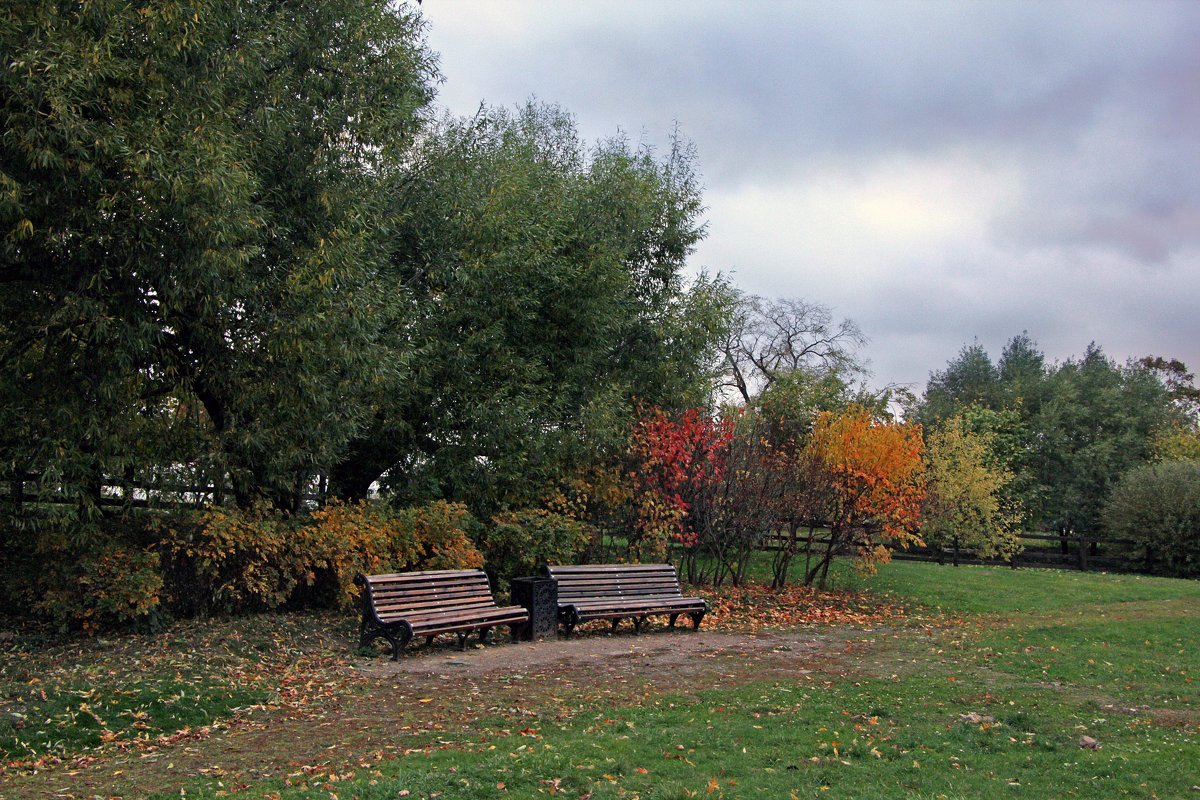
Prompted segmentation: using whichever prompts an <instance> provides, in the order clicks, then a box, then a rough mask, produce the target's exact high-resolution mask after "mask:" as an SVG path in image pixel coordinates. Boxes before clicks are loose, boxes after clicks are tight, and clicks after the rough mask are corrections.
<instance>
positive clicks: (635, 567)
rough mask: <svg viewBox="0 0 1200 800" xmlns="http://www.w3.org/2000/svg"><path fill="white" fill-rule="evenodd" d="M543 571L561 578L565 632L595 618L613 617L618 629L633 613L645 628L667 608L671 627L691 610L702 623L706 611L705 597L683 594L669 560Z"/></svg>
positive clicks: (560, 609)
mask: <svg viewBox="0 0 1200 800" xmlns="http://www.w3.org/2000/svg"><path fill="white" fill-rule="evenodd" d="M542 571H543V572H544V573H545V574H546V576H547V577H550V578H554V579H555V580H557V581H558V616H559V622H560V623H562V625H563V627H564V630H565V632H566V634H567V636H570V635H571V633H572V632H573V631H574V629H575V626H577V625H578V624H579V623H581V622H587V621H589V620H594V619H608V620H612V627H613V629H614V630H615V629H616V627H617V625H619V624H620V622H621V620H622V619H631V620H633V625H634V630H635V631H636V632H641V629H642V623H643V622H645V621H646V618H647V617H648V616H650V615H651V614H667V615H668V616H669V619H670V622H669V624H670V626H671V627H675V621H676V619H678V618H679V616H680V615H682V614H687V615H688V616H689V617H691V618H692V622H693V623H694V625H695V627H696V628H697V629H698V628H699V627H700V621H701V620H702V619H703V618H704V615H705V614H706V613H707V612H708V603H707V601H705V600H704V598H702V597H684V596H683V594H682V593H681V592H680V589H679V577H678V575H677V574H676V572H675V567H673V566H671V565H670V564H594V565H587V566H547V567H544V568H543V570H542Z"/></svg>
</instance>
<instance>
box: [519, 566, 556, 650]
mask: <svg viewBox="0 0 1200 800" xmlns="http://www.w3.org/2000/svg"><path fill="white" fill-rule="evenodd" d="M512 604H513V605H514V606H524V608H525V609H526V610H527V611H528V612H529V624H528V625H527V626H526V627H525V630H524V632H523V635H522V636H521V638H522V639H524V640H525V641H527V642H530V641H533V640H535V639H553V638H554V637H555V636H556V635H557V633H558V581H556V580H555V579H554V578H546V577H541V576H529V577H524V578H513V579H512Z"/></svg>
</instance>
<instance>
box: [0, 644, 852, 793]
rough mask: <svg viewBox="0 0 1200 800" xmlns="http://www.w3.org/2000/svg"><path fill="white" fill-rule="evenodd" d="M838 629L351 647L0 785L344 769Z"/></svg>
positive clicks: (66, 788) (749, 675)
mask: <svg viewBox="0 0 1200 800" xmlns="http://www.w3.org/2000/svg"><path fill="white" fill-rule="evenodd" d="M848 634H849V635H858V636H861V631H857V632H849V631H847V630H838V629H834V630H831V629H828V628H823V629H820V630H819V631H818V630H816V629H809V630H797V631H781V632H760V633H755V634H739V633H731V632H725V631H707V630H703V629H701V630H700V631H698V632H693V631H691V630H687V629H676V630H668V629H665V628H656V629H652V630H649V631H645V632H643V633H642V634H641V635H634V634H633V633H631V632H628V631H625V630H622V631H619V632H617V633H616V634H612V635H610V634H609V633H608V632H607V628H604V629H593V630H587V629H585V630H584V631H582V633H581V634H580V635H577V636H575V637H573V638H571V639H562V638H559V639H556V640H548V641H542V642H533V643H526V642H518V643H509V642H507V641H502V642H501V643H496V644H489V645H487V646H471V647H468V649H467V650H466V651H464V652H460V651H458V650H457V649H456V648H454V647H453V646H452V645H450V644H449V643H448V642H446V640H444V639H443V640H439V641H438V642H435V643H434V645H433V646H432V647H423V646H416V645H410V647H409V648H408V650H407V651H406V653H405V654H404V655H403V656H402V657H401V660H400V661H398V662H393V661H391V660H389V659H386V658H382V657H381V658H361V657H350V658H347V659H346V660H345V661H344V662H340V663H339V664H338V666H336V667H335V668H334V669H333V670H332V671H330V672H329V673H327V674H324V675H321V676H317V677H314V678H307V679H308V680H309V681H310V683H309V685H307V686H306V687H305V692H304V695H303V697H304V700H303V702H289V701H288V700H287V699H286V698H285V699H283V700H282V701H281V702H280V703H279V704H277V705H268V706H265V707H258V708H254V709H250V710H247V711H245V712H242V713H239V714H238V715H236V716H235V717H234V718H233V719H231V720H227V721H224V722H220V723H217V724H214V725H212V726H209V727H207V728H204V729H200V730H197V731H192V732H190V733H188V734H187V735H182V736H176V737H169V739H170V741H166V742H162V743H159V744H155V745H153V746H150V747H146V746H138V747H136V748H129V749H122V748H121V747H112V748H108V749H101V750H100V751H98V752H95V753H92V754H90V755H88V756H84V757H80V758H77V759H74V760H73V761H71V762H69V763H64V764H60V765H57V766H53V767H50V768H48V769H46V770H44V771H42V772H39V773H34V774H11V773H10V774H8V775H5V776H0V796H3V797H7V798H32V797H57V798H92V797H96V796H100V797H105V798H114V797H119V798H134V797H142V796H145V795H147V794H149V793H152V792H168V793H176V792H178V790H179V787H181V786H182V785H184V784H185V783H186V782H187V781H188V780H190V779H193V778H195V777H197V776H201V775H205V776H209V777H213V776H216V777H218V778H219V779H220V780H221V781H222V783H223V785H224V786H225V787H226V788H228V789H230V790H235V789H237V788H239V787H243V786H246V785H249V784H254V783H256V782H258V781H261V780H264V779H268V778H273V777H274V778H279V777H286V776H288V775H296V774H298V773H303V772H304V771H306V770H313V769H319V770H326V771H330V772H339V771H340V772H341V773H345V772H347V771H353V770H355V769H364V768H369V767H371V766H372V765H373V764H375V763H378V762H379V761H381V760H385V759H389V758H396V757H399V756H402V755H403V754H404V752H405V751H406V750H409V751H411V750H412V749H413V748H418V749H419V748H422V747H425V746H427V745H428V744H429V743H430V742H431V741H432V742H434V744H435V746H437V743H438V742H442V743H448V742H452V741H454V740H456V739H457V740H459V741H461V740H462V738H463V737H464V736H470V737H474V736H479V735H484V734H486V733H487V732H488V731H486V730H485V729H484V728H482V727H481V723H480V720H488V721H489V723H488V724H490V725H491V726H492V728H493V730H495V729H502V728H511V727H512V726H516V729H519V728H520V727H523V726H524V725H525V724H528V722H530V721H531V720H535V719H537V718H539V717H542V716H547V717H552V718H554V719H557V720H565V719H569V718H571V717H572V716H573V715H574V714H576V713H578V712H580V711H583V710H585V709H588V708H594V707H595V705H596V703H597V702H598V701H599V702H604V703H618V702H619V703H623V704H630V703H638V702H641V701H642V700H644V699H645V698H647V697H654V696H660V695H662V694H669V693H671V694H673V693H680V694H685V695H686V694H688V693H691V692H694V691H699V690H704V689H712V688H720V687H722V686H736V685H739V684H743V683H746V682H749V681H753V680H762V679H772V678H781V679H782V678H796V677H800V676H807V675H811V673H813V672H814V671H826V670H837V669H839V667H840V659H839V654H840V653H841V652H842V651H843V650H844V649H845V648H846V646H847V635H848ZM337 644H338V643H337V642H326V646H330V645H333V646H337ZM344 644H345V645H346V649H345V650H342V651H341V652H349V651H350V649H351V648H352V645H353V643H352V642H349V641H347V642H345V643H344ZM314 681H315V682H317V685H315V686H314V685H312V682H314ZM518 723H520V724H518ZM431 736H432V738H431Z"/></svg>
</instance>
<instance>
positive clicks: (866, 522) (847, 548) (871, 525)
mask: <svg viewBox="0 0 1200 800" xmlns="http://www.w3.org/2000/svg"><path fill="white" fill-rule="evenodd" d="M807 449H808V454H809V456H810V458H811V462H810V463H813V464H816V465H818V467H819V469H818V471H819V472H820V473H821V475H820V477H819V478H818V477H817V476H815V475H814V476H812V477H813V479H814V480H818V481H819V482H820V485H822V486H824V487H826V488H825V490H824V491H823V492H821V495H820V503H819V505H820V508H819V512H820V516H821V517H822V518H824V519H825V520H826V521H827V524H828V527H829V538H828V544H827V545H826V546H825V548H824V551H823V552H822V553H820V554H819V556H818V558H817V559H816V561H815V563H813V562H812V561H811V560H810V562H809V563H808V564H807V565H806V569H805V576H804V581H805V583H806V584H809V585H811V584H812V583H813V582H814V581H816V580H818V579H819V580H820V584H821V586H822V587H823V586H824V585H825V579H826V577H827V576H828V574H829V564H830V562H831V561H832V559H833V557H834V555H836V554H837V553H840V552H853V553H854V554H855V555H856V556H857V561H856V566H858V567H859V568H861V569H864V570H866V571H873V570H874V566H875V564H877V563H881V562H885V561H887V560H888V559H889V558H890V557H891V556H890V553H891V550H893V549H896V548H905V547H908V546H909V545H919V544H920V543H921V540H920V538H919V536H918V535H917V530H918V526H919V522H920V513H921V502H922V500H923V498H924V494H925V473H924V462H923V460H922V456H923V454H924V449H925V445H924V441H923V439H922V436H921V428H920V426H919V425H916V424H912V423H897V422H884V421H880V420H878V419H876V418H875V416H874V415H872V414H871V412H870V411H868V410H867V409H865V408H862V407H858V406H851V407H850V408H848V409H846V410H845V411H841V412H823V413H821V414H818V415H817V419H816V424H815V425H814V427H813V432H812V435H811V437H810V438H809V441H808V444H807Z"/></svg>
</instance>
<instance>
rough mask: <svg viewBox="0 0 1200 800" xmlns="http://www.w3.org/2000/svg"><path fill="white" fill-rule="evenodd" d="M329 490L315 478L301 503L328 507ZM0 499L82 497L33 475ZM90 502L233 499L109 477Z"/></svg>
mask: <svg viewBox="0 0 1200 800" xmlns="http://www.w3.org/2000/svg"><path fill="white" fill-rule="evenodd" d="M326 488H327V484H326V481H325V479H324V477H323V476H319V477H317V478H314V479H313V480H312V481H311V482H310V483H309V485H308V486H307V487H306V490H305V491H304V492H302V493H301V494H300V501H301V502H302V503H303V504H304V505H306V506H309V507H318V506H322V505H324V504H325V497H326ZM0 498H3V499H5V500H8V501H9V502H12V503H14V504H15V505H18V506H21V505H40V504H52V505H63V504H69V505H74V504H77V503H78V502H79V498H76V497H69V496H66V495H64V494H63V493H62V492H61V491H59V489H58V487H56V486H54V485H53V484H52V483H49V482H45V481H42V480H40V479H39V478H38V476H37V475H32V474H29V475H22V476H20V477H17V478H10V479H8V480H0ZM91 501H92V502H93V503H94V504H95V505H97V506H101V507H126V508H207V507H209V506H222V505H229V504H231V503H232V502H233V496H232V494H231V493H230V492H229V490H228V489H225V488H223V487H220V486H212V485H196V484H191V483H187V482H185V481H182V480H180V479H179V478H177V477H168V478H164V479H162V480H137V479H130V480H122V479H116V478H107V479H105V480H104V481H102V482H101V483H100V484H99V485H98V486H95V487H94V489H93V490H92V492H91Z"/></svg>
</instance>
